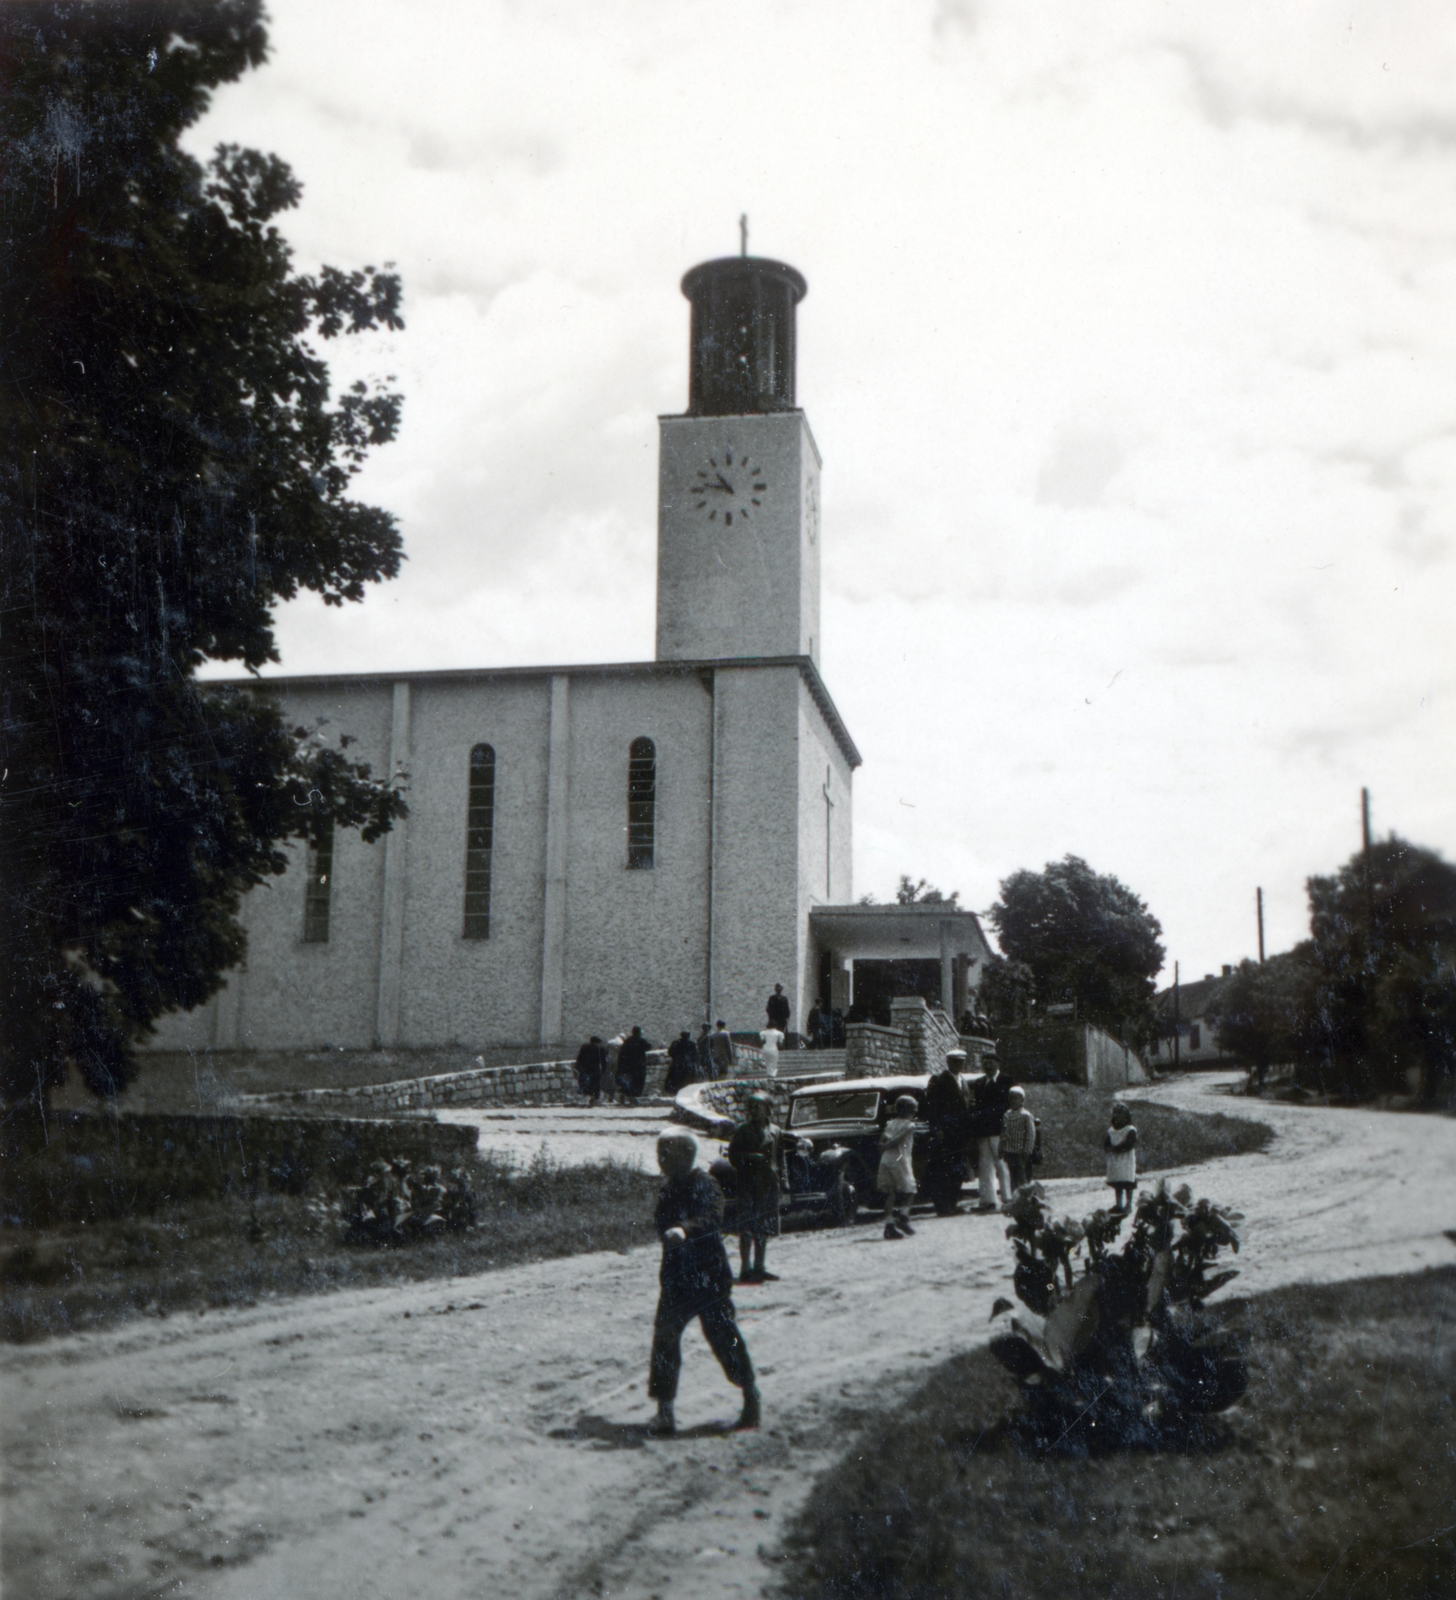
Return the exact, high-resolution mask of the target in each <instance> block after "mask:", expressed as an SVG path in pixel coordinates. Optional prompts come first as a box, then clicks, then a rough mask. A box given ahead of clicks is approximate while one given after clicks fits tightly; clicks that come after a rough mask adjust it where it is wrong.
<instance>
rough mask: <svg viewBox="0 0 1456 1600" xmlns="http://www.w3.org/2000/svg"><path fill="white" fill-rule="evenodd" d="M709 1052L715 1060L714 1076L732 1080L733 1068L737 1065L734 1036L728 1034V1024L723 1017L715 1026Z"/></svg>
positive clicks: (710, 1037)
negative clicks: (734, 1053) (734, 1055)
mask: <svg viewBox="0 0 1456 1600" xmlns="http://www.w3.org/2000/svg"><path fill="white" fill-rule="evenodd" d="M708 1052H709V1054H710V1055H711V1056H712V1058H713V1076H714V1077H715V1078H731V1077H732V1076H733V1068H734V1067H735V1066H736V1065H737V1063H736V1061H735V1060H734V1058H733V1035H732V1034H730V1033H729V1032H728V1024H727V1023H726V1022H724V1020H723V1019H722V1017H719V1018H718V1020H717V1022H715V1023H714V1024H713V1032H712V1034H711V1035H710V1036H709V1038H708Z"/></svg>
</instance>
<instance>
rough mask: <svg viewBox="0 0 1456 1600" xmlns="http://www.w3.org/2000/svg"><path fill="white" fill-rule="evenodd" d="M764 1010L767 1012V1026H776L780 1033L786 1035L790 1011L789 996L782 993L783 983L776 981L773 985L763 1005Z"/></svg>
mask: <svg viewBox="0 0 1456 1600" xmlns="http://www.w3.org/2000/svg"><path fill="white" fill-rule="evenodd" d="M764 1010H765V1011H766V1012H767V1013H768V1025H769V1027H771V1028H777V1029H778V1031H779V1032H780V1033H781V1034H783V1035H785V1037H787V1035H788V1032H789V1017H790V1016H791V1015H792V1012H791V1010H790V1007H789V997H788V995H786V994H785V993H784V986H783V984H781V983H776V984H775V985H774V992H773V993H772V994H771V995H770V996H769V997H768V1003H767V1005H765V1006H764Z"/></svg>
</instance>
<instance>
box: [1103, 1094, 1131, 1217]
mask: <svg viewBox="0 0 1456 1600" xmlns="http://www.w3.org/2000/svg"><path fill="white" fill-rule="evenodd" d="M1111 1121H1112V1126H1111V1127H1110V1128H1109V1129H1108V1130H1107V1137H1106V1138H1105V1139H1104V1140H1103V1141H1102V1148H1103V1149H1104V1150H1105V1151H1106V1152H1107V1181H1108V1183H1109V1184H1110V1185H1111V1186H1112V1193H1113V1199H1114V1204H1113V1210H1114V1211H1115V1212H1117V1213H1118V1214H1119V1215H1121V1216H1126V1215H1127V1213H1128V1212H1129V1211H1131V1210H1132V1192H1133V1190H1134V1189H1136V1188H1137V1129H1136V1128H1135V1127H1133V1125H1132V1112H1131V1111H1129V1110H1128V1109H1127V1107H1126V1106H1125V1105H1124V1104H1123V1103H1122V1101H1121V1100H1119V1101H1117V1102H1116V1103H1115V1104H1114V1105H1113V1107H1112V1118H1111Z"/></svg>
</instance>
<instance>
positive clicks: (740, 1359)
mask: <svg viewBox="0 0 1456 1600" xmlns="http://www.w3.org/2000/svg"><path fill="white" fill-rule="evenodd" d="M697 1153H698V1142H697V1140H696V1139H694V1138H693V1136H692V1135H691V1134H690V1133H665V1134H663V1135H662V1137H661V1138H660V1139H659V1140H658V1141H657V1165H658V1166H659V1168H661V1170H662V1175H663V1177H664V1178H665V1179H666V1180H667V1182H666V1183H665V1184H664V1185H663V1187H662V1193H661V1194H660V1195H659V1196H658V1199H657V1214H656V1216H655V1218H654V1219H653V1220H654V1221H655V1223H656V1225H657V1233H658V1237H659V1238H660V1239H661V1240H662V1269H661V1272H660V1274H659V1279H658V1281H659V1283H660V1285H661V1292H660V1293H659V1295H658V1300H657V1317H656V1319H655V1321H654V1322H653V1325H652V1364H651V1368H650V1371H649V1373H648V1378H647V1394H648V1397H649V1398H650V1399H653V1400H655V1401H656V1402H657V1416H656V1418H655V1420H654V1421H653V1422H651V1423H650V1424H649V1430H650V1432H652V1433H653V1434H655V1435H656V1436H657V1437H659V1438H666V1437H668V1436H670V1435H671V1434H673V1433H675V1432H676V1430H677V1422H676V1419H675V1417H674V1416H673V1403H674V1401H676V1399H677V1380H678V1374H679V1372H681V1370H682V1336H683V1332H684V1330H685V1329H686V1328H687V1325H688V1324H689V1323H690V1322H692V1321H693V1320H694V1318H696V1319H697V1321H698V1324H699V1326H700V1327H701V1328H702V1330H703V1337H704V1338H705V1339H706V1340H707V1341H708V1345H709V1348H710V1349H711V1350H712V1352H713V1354H714V1355H715V1356H717V1358H718V1364H719V1365H720V1366H721V1367H722V1368H723V1376H724V1377H725V1378H727V1380H728V1381H729V1383H731V1384H732V1385H733V1386H734V1387H735V1388H738V1389H742V1391H743V1414H742V1415H741V1416H740V1417H739V1419H738V1421H737V1422H736V1423H735V1424H734V1426H735V1427H738V1428H756V1427H757V1426H758V1423H759V1399H758V1385H757V1384H756V1383H755V1381H754V1376H753V1363H752V1362H751V1361H750V1360H749V1359H748V1346H747V1345H746V1344H744V1342H743V1335H742V1334H741V1333H740V1332H739V1331H738V1320H737V1317H736V1315H735V1313H734V1310H733V1269H732V1267H730V1266H729V1265H728V1252H727V1251H726V1250H725V1249H724V1248H723V1236H722V1234H721V1233H720V1232H719V1221H720V1219H721V1217H722V1215H723V1197H722V1194H721V1193H720V1192H719V1189H718V1185H717V1184H716V1183H714V1182H713V1180H712V1179H711V1178H710V1177H709V1176H708V1174H707V1173H706V1172H700V1171H698V1170H696V1169H695V1168H694V1166H693V1162H694V1160H695V1158H696V1157H697Z"/></svg>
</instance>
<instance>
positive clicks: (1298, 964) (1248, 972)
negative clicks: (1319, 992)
mask: <svg viewBox="0 0 1456 1600" xmlns="http://www.w3.org/2000/svg"><path fill="white" fill-rule="evenodd" d="M1308 948H1309V947H1308V946H1307V945H1305V946H1301V947H1300V948H1299V949H1298V950H1296V951H1294V952H1292V953H1290V954H1287V955H1278V956H1272V957H1271V958H1270V959H1269V960H1268V961H1266V962H1264V963H1263V964H1262V965H1261V964H1260V963H1259V962H1257V961H1241V962H1240V963H1239V964H1238V966H1237V967H1236V968H1235V969H1234V973H1233V976H1232V977H1231V978H1230V979H1229V981H1228V983H1227V984H1225V985H1224V987H1223V989H1222V991H1221V993H1220V997H1219V1008H1220V1014H1219V1017H1218V1022H1217V1032H1218V1047H1219V1049H1220V1050H1222V1051H1223V1052H1224V1053H1225V1054H1227V1055H1231V1056H1233V1058H1234V1059H1235V1060H1236V1061H1239V1062H1241V1063H1242V1064H1243V1065H1244V1066H1246V1067H1247V1068H1248V1069H1249V1070H1250V1072H1252V1073H1253V1075H1254V1077H1255V1078H1256V1079H1257V1080H1258V1082H1259V1084H1260V1085H1261V1086H1262V1084H1263V1082H1264V1078H1265V1075H1266V1074H1267V1073H1268V1071H1269V1068H1270V1067H1272V1066H1275V1065H1276V1064H1278V1063H1280V1062H1292V1061H1294V1060H1295V1058H1296V1056H1297V1054H1298V1049H1299V1038H1300V1017H1301V1013H1302V1005H1303V1000H1304V995H1305V993H1306V991H1307V988H1308V984H1307V974H1308V967H1307V964H1306V962H1307V956H1308Z"/></svg>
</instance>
